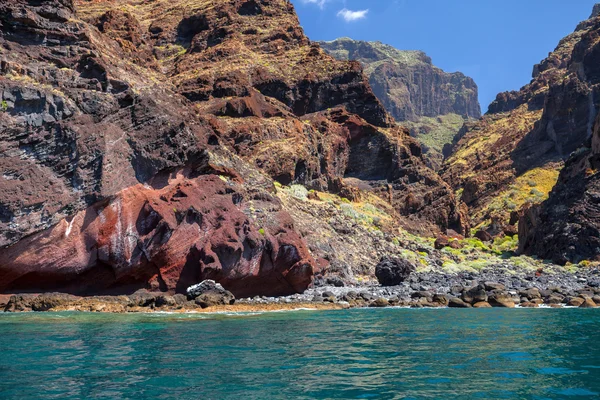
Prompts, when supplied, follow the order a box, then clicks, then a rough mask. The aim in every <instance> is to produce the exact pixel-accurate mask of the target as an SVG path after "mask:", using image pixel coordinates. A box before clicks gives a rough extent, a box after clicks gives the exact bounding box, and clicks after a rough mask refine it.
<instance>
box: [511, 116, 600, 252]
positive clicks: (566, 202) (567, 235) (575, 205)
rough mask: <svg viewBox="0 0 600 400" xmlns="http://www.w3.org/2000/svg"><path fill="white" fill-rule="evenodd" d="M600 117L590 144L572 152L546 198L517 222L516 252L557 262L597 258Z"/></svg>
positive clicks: (599, 189) (598, 239)
mask: <svg viewBox="0 0 600 400" xmlns="http://www.w3.org/2000/svg"><path fill="white" fill-rule="evenodd" d="M599 169H600V118H597V119H596V124H595V128H594V134H593V137H592V139H591V145H590V146H589V147H587V148H583V149H582V150H580V151H578V152H576V153H574V154H573V155H572V156H571V157H570V158H569V160H568V161H567V163H566V164H565V167H564V168H563V170H562V171H561V173H560V177H559V179H558V182H557V184H556V186H555V187H554V188H553V189H552V192H551V193H550V197H549V199H548V200H546V201H545V202H543V203H542V204H540V205H537V206H533V207H531V208H529V209H528V210H527V211H526V212H525V213H524V215H523V217H522V218H521V219H520V221H519V251H520V252H522V253H527V254H536V255H538V256H540V257H543V258H545V259H550V260H552V261H554V262H556V263H560V264H565V263H566V262H572V263H579V262H581V261H584V260H597V261H600V174H598V172H597V171H598V170H599Z"/></svg>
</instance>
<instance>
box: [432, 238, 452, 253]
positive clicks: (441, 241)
mask: <svg viewBox="0 0 600 400" xmlns="http://www.w3.org/2000/svg"><path fill="white" fill-rule="evenodd" d="M449 245H450V241H449V239H448V237H447V236H444V235H438V237H437V238H436V239H435V242H434V244H433V246H434V247H435V249H436V250H442V249H443V248H444V247H447V246H449Z"/></svg>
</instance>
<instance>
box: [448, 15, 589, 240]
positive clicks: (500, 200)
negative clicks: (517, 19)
mask: <svg viewBox="0 0 600 400" xmlns="http://www.w3.org/2000/svg"><path fill="white" fill-rule="evenodd" d="M599 32H600V21H599V20H598V18H597V16H596V15H595V14H594V15H592V17H591V18H590V19H589V20H587V21H585V22H582V23H581V24H580V25H579V26H578V27H577V30H576V31H575V32H574V33H573V34H571V35H569V36H567V37H566V38H564V39H563V40H562V41H561V42H560V43H559V45H558V47H557V48H556V49H555V51H554V52H552V53H551V54H550V55H549V56H548V58H546V59H545V60H543V61H542V62H541V63H540V64H538V65H536V66H535V67H534V71H533V80H532V81H531V83H530V84H528V85H526V86H525V87H523V88H522V89H521V90H520V91H518V92H508V93H501V94H499V95H498V97H497V99H496V101H494V102H493V103H492V104H491V105H490V108H489V112H488V114H487V115H486V116H484V117H483V119H482V120H481V121H480V122H479V123H477V124H474V125H471V126H470V127H469V129H468V131H467V132H463V135H462V138H460V140H458V143H457V144H456V145H455V147H454V149H453V151H452V155H451V156H450V157H449V158H448V160H446V162H445V165H444V168H443V170H442V177H443V178H444V179H445V180H446V182H448V183H450V184H451V186H453V187H454V189H455V190H457V191H458V192H460V193H461V195H462V197H461V198H462V200H463V201H464V202H465V203H466V204H467V205H468V206H469V209H470V214H471V216H472V217H473V219H472V223H473V224H474V225H479V224H483V226H485V227H486V229H487V230H488V232H489V233H491V234H492V235H494V236H495V235H498V234H508V235H513V234H514V233H516V222H517V221H518V218H511V214H514V213H515V212H516V213H519V212H520V213H521V214H522V211H521V210H522V209H523V208H524V207H529V206H531V205H534V204H539V203H541V202H542V201H544V200H545V199H546V198H547V197H548V194H549V193H550V191H551V190H552V188H553V187H554V185H555V183H556V182H557V179H558V175H559V171H560V170H561V168H562V166H563V163H564V161H565V160H567V159H568V158H569V155H570V154H571V153H573V152H576V151H579V149H581V148H584V147H586V146H587V143H588V141H589V138H590V137H591V134H592V127H593V123H594V120H595V118H596V114H597V111H598V108H599V106H600V100H598V99H600V97H599V96H598V90H599V86H598V76H599V75H598V72H599V71H598V68H597V65H598V49H597V48H598V46H597V45H596V43H597V40H596V39H597V37H598V33H599Z"/></svg>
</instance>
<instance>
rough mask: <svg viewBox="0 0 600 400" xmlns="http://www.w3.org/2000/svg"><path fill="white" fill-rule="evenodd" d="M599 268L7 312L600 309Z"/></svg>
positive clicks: (3, 306) (154, 297) (45, 300)
mask: <svg viewBox="0 0 600 400" xmlns="http://www.w3.org/2000/svg"><path fill="white" fill-rule="evenodd" d="M597 275H598V271H597V270H588V271H580V272H579V273H578V274H577V275H574V274H567V273H565V274H557V275H552V276H539V277H535V278H533V279H531V280H530V279H528V276H523V277H521V278H515V277H507V276H502V275H498V276H494V274H493V272H483V273H481V274H475V275H473V274H468V273H461V274H455V275H449V274H436V273H413V274H411V275H410V277H409V278H408V279H407V280H406V281H404V282H402V283H400V284H398V285H396V286H381V285H378V284H374V283H371V284H363V285H358V286H335V285H326V286H321V287H313V288H310V289H308V290H306V291H305V292H304V293H301V294H294V295H290V296H282V297H269V296H255V297H252V298H241V299H235V297H234V296H233V294H231V292H229V291H227V290H226V289H225V288H223V286H221V285H220V284H218V283H216V282H215V281H203V282H201V283H200V284H198V285H194V286H192V287H190V288H189V289H188V291H187V292H188V296H186V295H183V294H175V295H171V294H169V293H163V292H148V291H146V290H139V291H137V292H135V293H133V294H131V295H122V296H93V297H78V296H73V295H70V294H64V293H44V294H39V295H36V294H13V295H4V296H0V310H4V311H6V312H23V311H91V312H114V313H123V312H207V311H208V312H211V311H222V310H226V311H232V312H235V311H236V310H238V311H248V310H254V311H260V310H278V309H294V308H306V307H308V308H317V309H341V308H361V307H373V308H383V307H413V308H431V307H433V308H440V307H448V308H477V309H479V308H491V307H494V308H515V307H519V308H537V307H540V306H545V307H552V308H559V307H578V308H596V307H598V306H600V285H596V280H595V278H596V276H597Z"/></svg>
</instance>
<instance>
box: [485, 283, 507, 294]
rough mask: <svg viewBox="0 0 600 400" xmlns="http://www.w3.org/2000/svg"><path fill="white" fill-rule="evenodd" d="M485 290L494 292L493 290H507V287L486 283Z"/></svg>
mask: <svg viewBox="0 0 600 400" xmlns="http://www.w3.org/2000/svg"><path fill="white" fill-rule="evenodd" d="M484 286H485V290H487V291H490V292H491V291H493V290H505V289H506V286H504V285H503V284H501V283H498V282H485V283H484Z"/></svg>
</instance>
